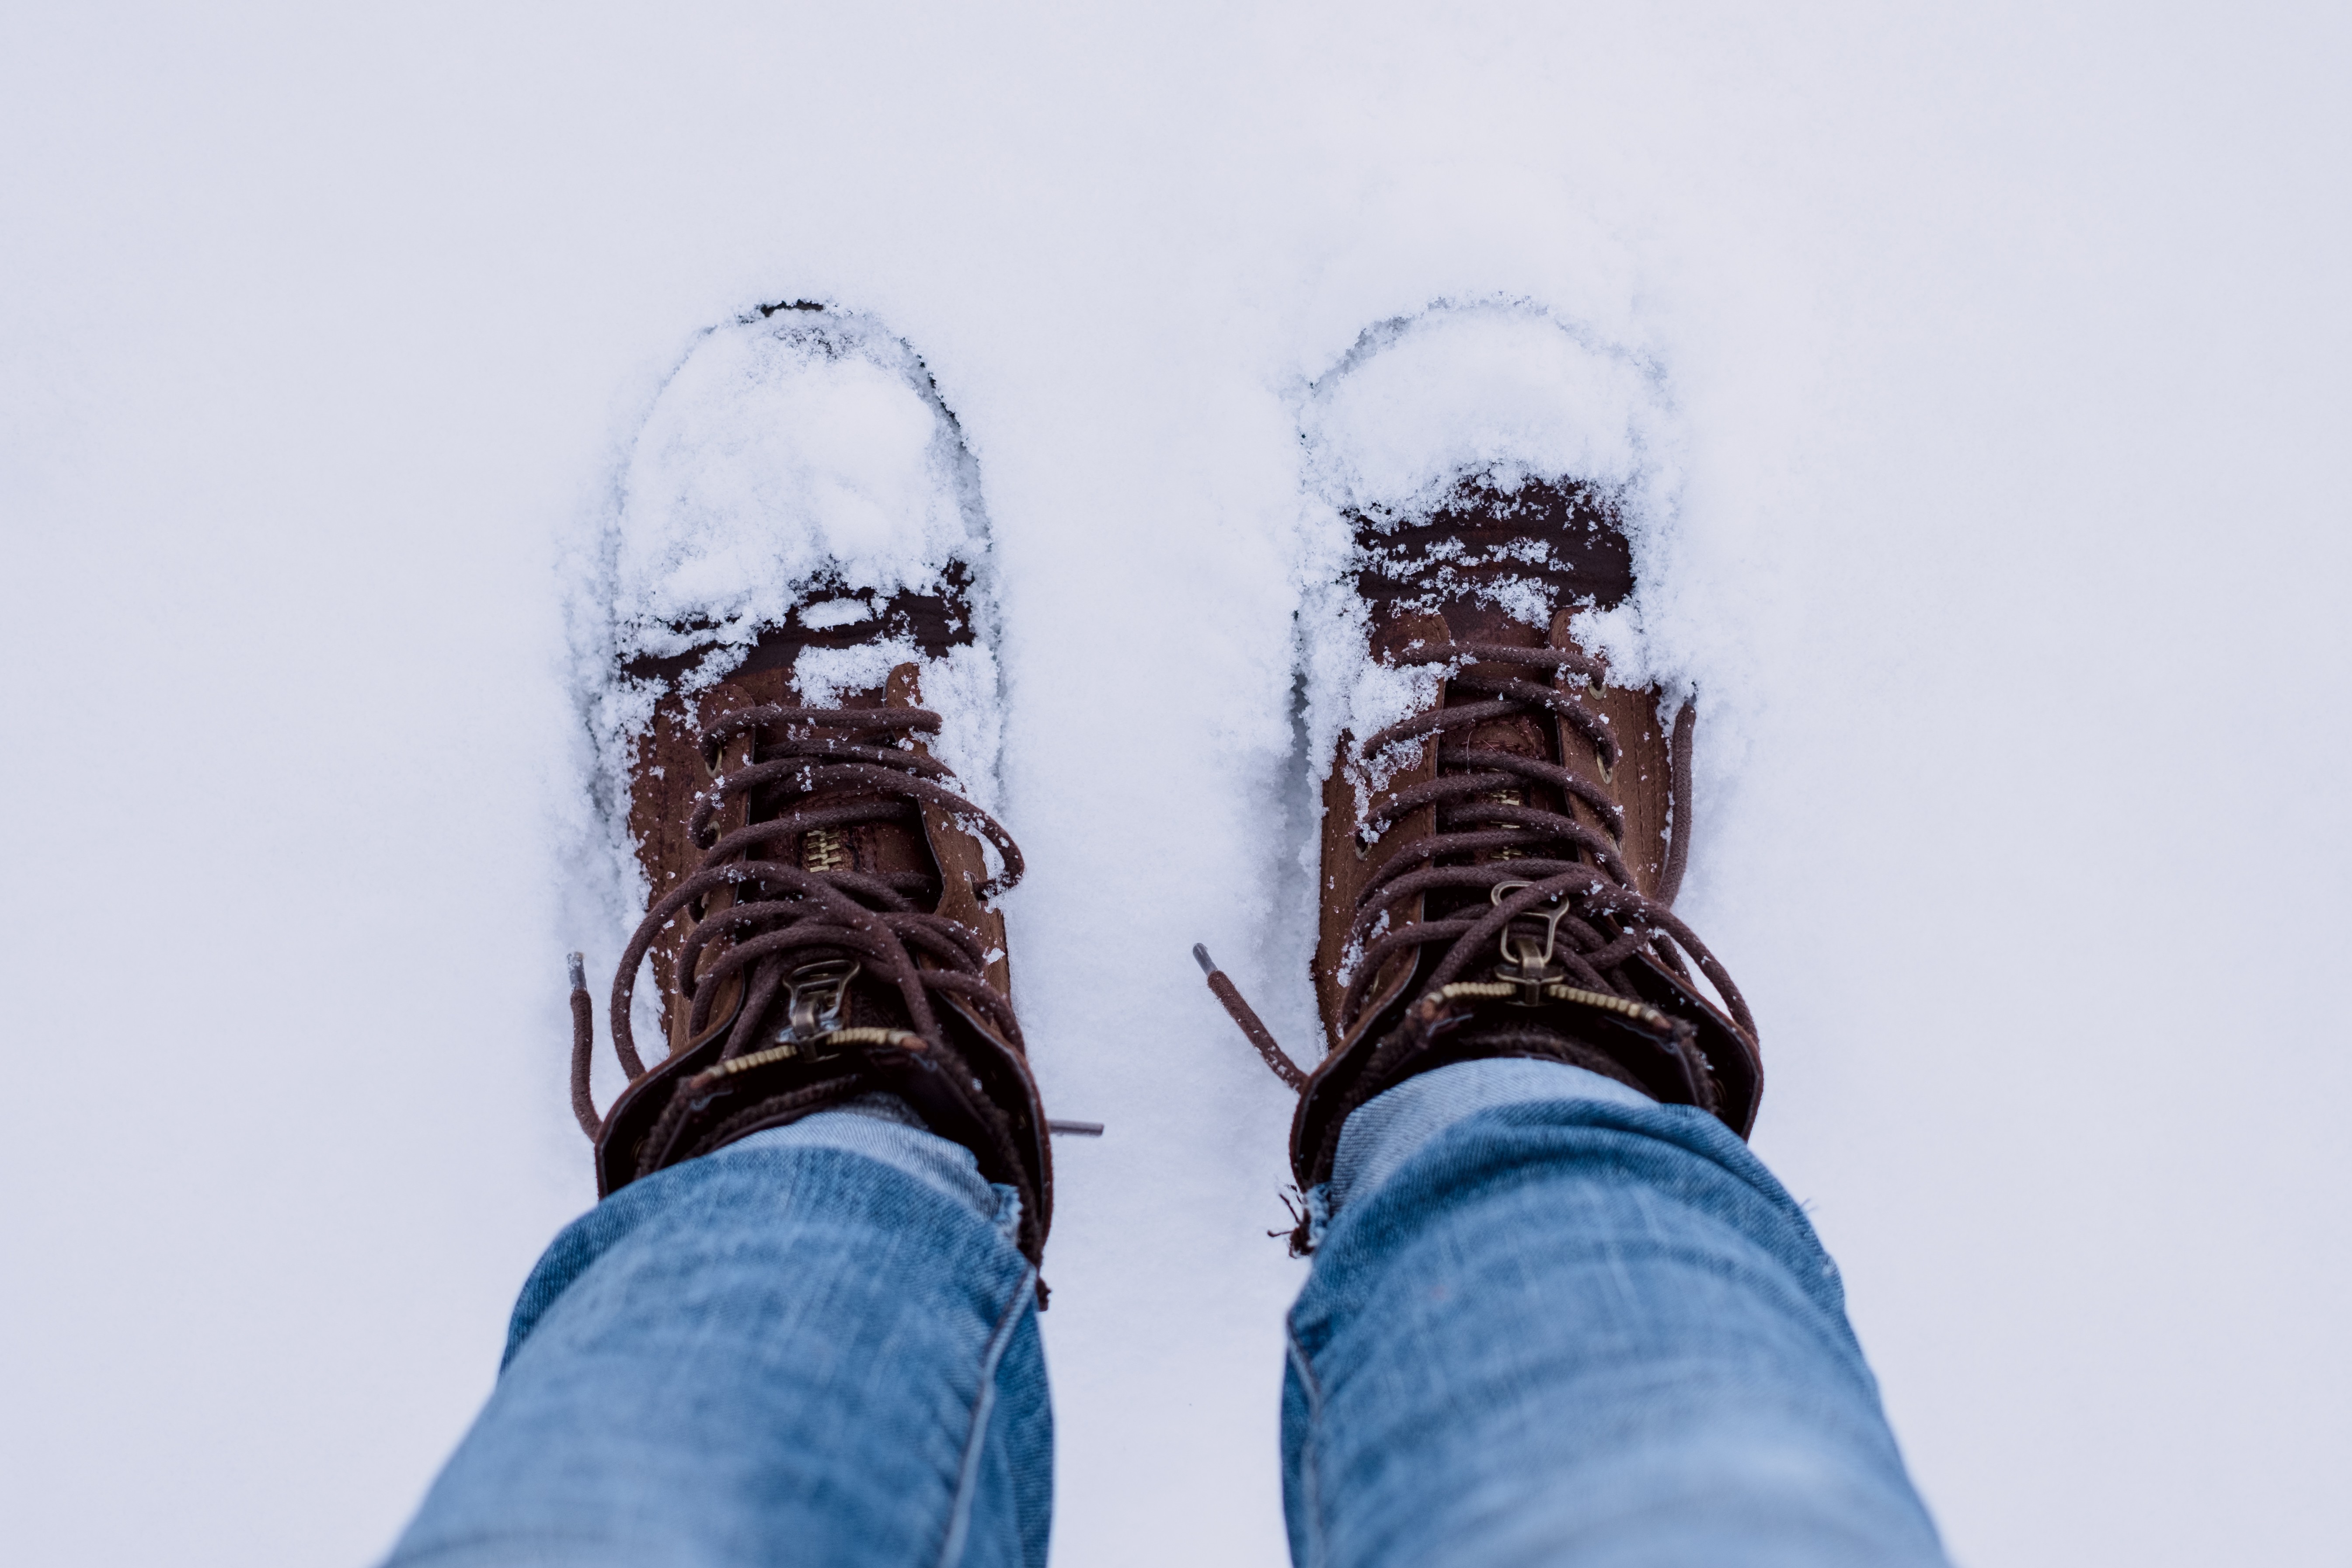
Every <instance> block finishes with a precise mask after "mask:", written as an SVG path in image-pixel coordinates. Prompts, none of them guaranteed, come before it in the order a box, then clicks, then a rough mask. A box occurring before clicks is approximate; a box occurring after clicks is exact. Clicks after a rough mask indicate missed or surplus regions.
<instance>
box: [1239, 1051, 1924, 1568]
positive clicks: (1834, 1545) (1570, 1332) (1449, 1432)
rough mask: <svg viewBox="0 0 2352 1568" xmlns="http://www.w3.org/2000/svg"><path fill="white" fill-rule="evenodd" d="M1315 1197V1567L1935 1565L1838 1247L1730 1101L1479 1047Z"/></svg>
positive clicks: (1377, 1120) (1381, 1113)
mask: <svg viewBox="0 0 2352 1568" xmlns="http://www.w3.org/2000/svg"><path fill="white" fill-rule="evenodd" d="M1333 1178H1334V1179H1333V1180H1332V1182H1331V1183H1330V1184H1328V1185H1327V1186H1323V1187H1318V1188H1317V1189H1316V1190H1315V1192H1313V1193H1312V1194H1309V1200H1310V1201H1309V1209H1310V1213H1311V1215H1313V1217H1314V1221H1315V1229H1316V1231H1317V1233H1318V1247H1317V1250H1316V1254H1315V1268H1314V1272H1313V1273H1312V1275H1311V1276H1310V1277H1309V1278H1308V1280H1307V1289H1305V1290H1304V1291H1303V1292H1301V1293H1300V1296H1299V1299H1298V1302H1297V1305H1296V1306H1295V1307H1294V1308H1293V1309H1292V1310H1291V1314H1290V1347H1291V1348H1290V1364H1289V1371H1288V1375H1287V1377H1286V1379H1285V1384H1284V1391H1283V1440H1282V1447H1283V1466H1284V1475H1283V1481H1284V1487H1283V1491H1284V1501H1285V1505H1286V1512H1287V1514H1288V1516H1289V1524H1290V1542H1291V1555H1292V1557H1293V1559H1294V1560H1295V1561H1296V1562H1297V1563H1298V1564H1299V1565H1300V1568H1406V1565H1408V1564H1414V1565H1420V1564H1436V1563H1445V1564H1467V1565H1475V1568H1506V1565H1517V1564H1538V1563H1542V1564H1576V1565H1578V1568H1587V1565H1590V1568H1604V1565H1605V1568H1620V1565H1626V1568H1631V1565H1633V1564H1644V1565H1652V1564H1694V1565H1696V1564H1704V1565H1706V1568H1762V1565H1765V1564H1772V1565H1776V1568H1777V1565H1780V1564H1788V1565H1790V1568H1796V1565H1799V1564H1802V1565H1804V1568H1823V1565H1827V1564H1840V1563H1854V1564H1865V1563H1866V1564H1871V1565H1874V1568H1885V1565H1895V1564H1921V1565H1928V1564H1936V1565H1940V1564H1942V1563H1943V1562H1944V1556H1943V1552H1942V1549H1941V1547H1940V1546H1939V1545H1938V1543H1937V1537H1936V1531H1935V1528H1934V1526H1933V1525H1932V1524H1930V1523H1929V1522H1928V1519H1927V1511H1926V1510H1925V1509H1924V1508H1923V1507H1922V1506H1921V1505H1920V1502H1919V1500H1918V1497H1917V1495H1916V1493H1915V1492H1914V1491H1913V1489H1912V1488H1911V1483H1910V1481H1909V1479H1908V1478H1907V1477H1906V1474H1905V1472H1904V1468H1903V1461H1902V1458H1901V1457H1900V1455H1898V1454H1897V1452H1896V1451H1895V1439H1894V1436H1893V1435H1892V1434H1891V1433H1890V1432H1889V1431H1888V1430H1887V1426H1886V1422H1885V1416H1884V1415H1882V1414H1881V1412H1880V1408H1879V1403H1878V1390H1877V1384H1875V1382H1874V1380H1873V1379H1872V1377H1871V1375H1870V1372H1869V1369H1868V1368H1867V1367H1866V1366H1864V1363H1863V1359H1862V1352H1861V1348H1860V1347H1859V1346H1858V1345H1857V1344H1856V1343H1855V1342H1854V1338H1853V1331H1852V1330H1851V1329H1850V1328H1849V1327H1848V1326H1847V1324H1846V1319H1845V1302H1844V1293H1843V1289H1841V1288H1840V1285H1839V1283H1838V1275H1837V1268H1836V1266H1835V1265H1834V1264H1832V1262H1831V1261H1830V1259H1829V1256H1828V1254H1826V1253H1824V1252H1823V1251H1822V1248H1821V1245H1820V1243H1819V1242H1818V1241H1816V1240H1815V1239H1814V1237H1813V1232H1812V1227H1811V1226H1810V1225H1808V1224H1807V1223H1806V1221H1805V1216H1804V1215H1803V1214H1802V1213H1801V1211H1800V1210H1799V1209H1798V1207H1797V1205H1796V1204H1795V1202H1794V1201H1792V1200H1791V1199H1790V1196H1789V1195H1788V1194H1787V1193H1786V1192H1784V1191H1782V1190H1781V1187H1780V1184H1779V1183H1778V1182H1776V1181H1774V1180H1773V1179H1772V1176H1771V1173H1769V1172H1768V1171H1766V1170H1765V1169H1764V1167H1763V1165H1762V1164H1760V1163H1759V1162H1758V1161H1757V1159H1756V1157H1755V1156H1754V1155H1753V1154H1751V1153H1749V1152H1748V1148H1747V1146H1746V1145H1745V1144H1743V1143H1742V1142H1740V1141H1739V1140H1738V1138H1736V1137H1734V1136H1733V1135H1732V1134H1731V1133H1730V1132H1729V1131H1727V1130H1726V1129H1725V1128H1724V1127H1723V1125H1722V1124H1721V1123H1720V1122H1718V1121H1716V1120H1715V1119H1714V1118H1712V1117H1710V1116H1707V1115H1706V1114H1705V1113H1703V1112H1700V1111H1697V1110H1691V1109H1689V1108H1687V1107H1682V1106H1664V1105H1658V1104H1656V1103H1654V1102H1653V1101H1651V1100H1649V1099H1648V1098H1647V1097H1646V1096H1643V1095H1641V1094H1638V1093H1636V1092H1635V1091H1633V1090H1631V1089H1625V1088H1624V1087H1623V1086H1622V1085H1619V1084H1616V1083H1614V1082H1612V1081H1611V1080H1609V1079H1603V1078H1601V1077H1599V1076H1598V1075H1596V1074H1592V1073H1588V1072H1584V1071H1583V1070H1582V1069H1580V1068H1571V1067H1566V1066H1561V1065H1557V1064H1553V1063H1547V1062H1530V1061H1486V1062H1467V1063H1463V1064H1460V1065H1458V1066H1454V1067H1451V1068H1441V1069H1439V1070H1437V1071H1435V1072H1432V1073H1427V1074H1423V1076H1421V1077H1419V1078H1415V1079H1408V1080H1407V1081H1406V1082H1404V1083H1402V1084H1401V1085H1399V1086H1398V1087H1397V1088H1395V1089H1391V1090H1390V1091H1389V1092H1388V1093H1386V1094H1384V1095H1382V1096H1381V1097H1380V1099H1379V1100H1374V1101H1372V1102H1371V1104H1370V1105H1368V1106H1366V1107H1365V1108H1364V1109H1363V1110H1359V1111H1358V1112H1357V1113H1356V1114H1355V1115H1354V1116H1352V1117H1350V1118H1349V1121H1348V1125H1347V1127H1346V1128H1345V1129H1344V1131H1342V1133H1341V1136H1340V1146H1339V1154H1338V1157H1337V1159H1336V1160H1335V1161H1334V1163H1333Z"/></svg>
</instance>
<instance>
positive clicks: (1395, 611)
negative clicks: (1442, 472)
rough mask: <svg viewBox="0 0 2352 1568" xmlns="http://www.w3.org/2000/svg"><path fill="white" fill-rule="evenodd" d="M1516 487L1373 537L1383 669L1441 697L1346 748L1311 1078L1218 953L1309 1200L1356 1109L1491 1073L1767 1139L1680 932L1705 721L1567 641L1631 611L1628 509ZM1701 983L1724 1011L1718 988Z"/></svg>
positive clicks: (1353, 566)
mask: <svg viewBox="0 0 2352 1568" xmlns="http://www.w3.org/2000/svg"><path fill="white" fill-rule="evenodd" d="M1514 479H1515V480H1517V481H1518V482H1517V483H1516V484H1515V485H1514V486H1513V488H1511V489H1503V488H1500V487H1498V486H1497V485H1496V483H1494V482H1492V481H1491V480H1470V481H1465V482H1462V483H1460V484H1458V485H1457V486H1456V487H1455V488H1454V489H1453V490H1452V491H1451V493H1450V494H1447V495H1446V496H1444V499H1443V500H1441V501H1440V502H1439V503H1438V504H1437V505H1436V507H1435V509H1434V510H1433V512H1432V513H1431V514H1430V515H1429V516H1428V517H1427V519H1426V521H1411V520H1406V521H1403V522H1402V523H1401V522H1400V521H1399V520H1398V519H1396V518H1394V517H1374V516H1370V515H1366V514H1362V513H1359V514H1357V515H1355V516H1353V517H1352V518H1351V520H1350V521H1352V523H1353V525H1354V527H1355V533H1356V537H1355V546H1354V553H1353V557H1352V560H1351V563H1350V574H1351V577H1352V583H1353V587H1354V589H1355V593H1356V595H1357V596H1358V597H1359V599H1360V603H1361V605H1362V607H1363V612H1364V614H1365V616H1366V621H1367V623H1368V625H1369V631H1370V637H1369V647H1370V657H1371V658H1373V659H1374V660H1375V661H1376V662H1377V663H1378V664H1379V665H1380V666H1381V667H1382V668H1384V669H1385V670H1387V671H1389V672H1391V673H1392V674H1400V675H1401V674H1405V673H1408V672H1411V671H1414V670H1420V671H1426V672H1428V675H1427V677H1426V679H1425V682H1424V687H1423V693H1424V694H1423V699H1422V700H1420V701H1419V702H1418V703H1417V704H1414V705H1412V706H1413V707H1414V710H1413V711H1411V712H1409V713H1407V714H1406V715H1405V716H1404V717H1402V718H1401V719H1398V720H1397V721H1394V722H1392V723H1389V724H1387V725H1386V726H1385V727H1383V728H1381V729H1379V730H1378V731H1375V732H1374V733H1371V734H1369V735H1363V736H1356V735H1352V734H1343V735H1342V736H1341V738H1340V741H1339V752H1338V755H1337V756H1336V758H1335V759H1334V761H1333V765H1332V768H1331V772H1330V774H1329V777H1328V780H1327V782H1326V784H1325V787H1324V792H1323V805H1324V817H1323V853H1322V893H1323V897H1322V908H1323V919H1322V934H1321V942H1320V943H1319V946H1318V951H1317V953H1316V957H1315V963H1314V970H1315V986H1316V994H1317V999H1318V1003H1319V1004H1320V1011H1321V1014H1322V1017H1323V1022H1324V1026H1325V1028H1326V1030H1327V1033H1328V1040H1327V1047H1328V1055H1326V1056H1325V1058H1323V1061H1322V1063H1321V1065H1320V1066H1319V1067H1318V1068H1316V1069H1315V1071H1314V1072H1313V1073H1312V1074H1311V1075H1302V1074H1300V1073H1299V1072H1298V1071H1297V1068H1293V1067H1292V1066H1291V1064H1290V1063H1289V1062H1288V1061H1287V1060H1286V1059H1283V1058H1281V1055H1280V1052H1279V1051H1278V1049H1276V1047H1275V1046H1274V1042H1273V1041H1272V1039H1271V1038H1270V1037H1267V1036H1266V1035H1265V1029H1264V1026H1262V1025H1260V1024H1259V1023H1258V1022H1257V1020H1256V1018H1255V1016H1253V1015H1251V1014H1250V1012H1249V1010H1248V1008H1247V1006H1246V1005H1245V1004H1244V1003H1242V1002H1241V1000H1240V998H1239V997H1238V996H1237V995H1234V994H1233V987H1232V983H1231V982H1230V981H1226V980H1225V979H1224V977H1223V975H1222V974H1218V973H1215V972H1214V970H1213V965H1212V964H1211V962H1210V961H1209V959H1208V957H1207V955H1206V954H1205V953H1202V952H1199V951H1198V950H1196V951H1195V957H1196V958H1199V959H1200V961H1201V963H1202V967H1203V968H1204V969H1208V970H1210V971H1211V985H1212V987H1213V988H1214V989H1215V990H1216V991H1217V993H1218V995H1219V997H1220V998H1221V999H1222V1000H1223V1001H1224V1002H1225V1004H1226V1005H1227V1007H1228V1009H1229V1010H1230V1011H1232V1012H1233V1013H1234V1016H1235V1019H1236V1021H1237V1022H1239V1023H1241V1025H1242V1026H1243V1028H1244V1032H1246V1033H1248V1034H1249V1035H1250V1037H1251V1039H1252V1042H1253V1043H1254V1044H1255V1045H1256V1046H1257V1047H1258V1048H1259V1050H1260V1052H1261V1054H1264V1055H1265V1056H1266V1058H1267V1060H1268V1062H1269V1064H1270V1065H1272V1066H1273V1067H1274V1068H1275V1070H1276V1073H1277V1074H1280V1075H1281V1076H1283V1077H1284V1078H1285V1079H1286V1081H1293V1082H1295V1083H1297V1087H1298V1088H1299V1099H1298V1108H1297V1114H1296V1116H1295V1118H1294V1120H1293V1122H1292V1129H1291V1161H1292V1166H1293V1169H1294V1171H1295V1173H1296V1174H1297V1180H1298V1183H1299V1184H1300V1186H1301V1187H1302V1188H1304V1187H1308V1186H1312V1185H1314V1184H1316V1183H1318V1182H1321V1181H1324V1180H1326V1179H1328V1177H1329V1175H1330V1173H1331V1165H1332V1159H1333V1155H1334V1152H1335V1151H1336V1149H1337V1147H1338V1143H1339V1129H1340V1126H1341V1124H1342V1123H1343V1122H1344V1121H1346V1119H1347V1117H1348V1115H1349V1112H1351V1111H1353V1110H1355V1109H1356V1108H1357V1107H1358V1106H1360V1105H1362V1104H1364V1103H1365V1102H1366V1101H1367V1100H1370V1099H1371V1098H1372V1097H1373V1096H1375V1095H1377V1094H1380V1093H1381V1091H1382V1090H1384V1089H1390V1088H1392V1087H1393V1086H1395V1085H1396V1084H1398V1083H1400V1082H1402V1081H1403V1080H1404V1079H1408V1078H1411V1077H1412V1076H1413V1075H1415V1074H1417V1073H1423V1072H1427V1071H1429V1070H1431V1069H1432V1068H1440V1067H1444V1066H1446V1065H1448V1064H1450V1063H1454V1062H1460V1061H1468V1060H1473V1059H1476V1058H1488V1057H1528V1058H1541V1059H1546V1060H1552V1061H1559V1062H1566V1063H1570V1064H1572V1065H1574V1066H1577V1067H1581V1068H1589V1069H1591V1071H1594V1072H1597V1073H1601V1074H1602V1075H1603V1076H1605V1077H1608V1078H1611V1079H1616V1080H1617V1081H1619V1082H1621V1083H1624V1084H1628V1085H1630V1086H1632V1087H1633V1088H1635V1089H1640V1090H1642V1091H1643V1092H1644V1093H1646V1094H1648V1095H1650V1096H1652V1097H1653V1098H1654V1099H1656V1100H1660V1101H1663V1102H1665V1103H1670V1104H1680V1105H1694V1106H1697V1107H1700V1108H1701V1109H1703V1110H1707V1111H1709V1112H1711V1113H1713V1114H1714V1115H1716V1116H1717V1117H1718V1118H1720V1119H1721V1120H1722V1121H1724V1122H1725V1123H1726V1124H1727V1125H1728V1126H1729V1127H1731V1128H1732V1129H1733V1130H1734V1131H1737V1132H1738V1133H1739V1134H1740V1135H1741V1136H1743V1137H1745V1136H1746V1135H1747V1132H1748V1129H1749V1127H1750V1126H1751V1125H1752V1124H1753V1122H1754V1121H1755V1117H1756V1107H1757V1101H1758V1098H1759V1094H1760V1092H1761V1089H1762V1081H1763V1073H1762V1066H1761V1062H1760V1060H1759V1057H1758V1054H1757V1045H1756V1026H1755V1021H1754V1019H1753V1018H1752V1017H1751V1016H1749V1014H1748V1006H1747V1004H1746V1002H1745V1001H1744V1000H1742V998H1741V997H1740V994H1739V992H1738V987H1737V986H1735V985H1734V984H1732V980H1731V977H1730V975H1729V974H1728V973H1726V972H1725V971H1724V969H1723V966H1722V965H1721V964H1719V963H1717V962H1716V959H1715V957H1714V955H1713V954H1711V953H1710V952H1707V950H1706V947H1705V945H1704V944H1702V943H1701V942H1699V940H1698V938H1697V937H1696V935H1695V934H1694V933H1693V932H1692V931H1691V930H1690V928H1689V927H1688V926H1686V925H1685V924H1684V923H1683V921H1680V920H1678V919H1677V918H1675V914H1674V913H1673V910H1672V905H1673V903H1674V899H1675V889H1676V888H1677V887H1678V885H1679V884H1680V882H1681V880H1682V871H1683V865H1684V861H1685V857H1686V855H1687V850H1688V842H1689V825H1690V822H1691V789H1690V765H1691V746H1692V739H1693V733H1694V721H1695V718H1696V714H1695V710H1694V709H1693V708H1692V707H1691V706H1690V705H1689V704H1687V703H1685V704H1684V705H1683V706H1682V707H1681V709H1680V710H1679V711H1678V712H1676V713H1675V715H1674V716H1673V719H1672V721H1670V722H1669V721H1662V720H1661V716H1660V709H1661V706H1662V693H1661V692H1660V691H1658V690H1657V689H1628V688H1626V687H1623V686H1621V685H1617V684H1613V683H1612V682H1611V681H1610V679H1609V677H1608V669H1607V666H1606V664H1605V662H1604V661H1603V660H1602V659H1601V658H1600V657H1598V656H1597V655H1596V654H1594V653H1592V652H1591V651H1588V650H1587V649H1585V648H1582V647H1579V646H1578V644H1577V639H1576V637H1575V635H1574V633H1573V632H1572V631H1571V629H1570V622H1571V620H1572V619H1573V618H1574V616H1576V614H1577V613H1578V611H1579V610H1580V609H1582V608H1585V607H1587V606H1591V607H1595V608H1600V609H1607V608H1609V607H1611V606H1613V605H1617V604H1619V603H1621V602H1622V600H1624V599H1625V598H1626V596H1627V595H1629V594H1630V593H1631V592H1632V591H1633V557H1632V552H1631V549H1630V547H1629V546H1628V543H1627V542H1626V538H1625V535H1624V532H1623V531H1622V528H1621V527H1620V526H1619V520H1618V516H1617V513H1616V510H1615V506H1614V503H1613V501H1612V497H1611V494H1610V493H1609V492H1608V491H1606V490H1604V489H1601V488H1599V487H1597V486H1593V485H1589V484H1582V483H1579V482H1577V481H1575V480H1573V479H1550V480H1544V479H1527V478H1525V477H1524V476H1514ZM1693 964H1696V967H1697V969H1698V970H1699V971H1700V972H1701V973H1704V975H1705V976H1706V979H1707V980H1708V981H1709V982H1711V983H1712V984H1713V985H1714V987H1715V990H1716V992H1717V994H1718V995H1719V996H1720V997H1721V998H1722V1001H1723V1003H1724V1004H1725V1005H1723V1006H1717V1005H1716V1004H1715V1003H1714V1002H1713V1001H1711V1000H1709V999H1708V998H1707V997H1706V995H1705V994H1703V993H1702V992H1701V991H1700V990H1699V989H1698V987H1697V985H1696V984H1695V979H1694V976H1693V975H1692V973H1691V966H1692V965H1693ZM1220 982H1223V984H1219V983H1220Z"/></svg>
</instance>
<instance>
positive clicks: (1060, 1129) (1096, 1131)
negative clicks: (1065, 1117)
mask: <svg viewBox="0 0 2352 1568" xmlns="http://www.w3.org/2000/svg"><path fill="white" fill-rule="evenodd" d="M1045 1131H1048V1132H1054V1133H1059V1134H1060V1135H1062V1136H1064V1137H1066V1138H1099V1137H1101V1136H1102V1135H1103V1124H1102V1123H1101V1122H1099V1121H1048V1122H1046V1123H1045Z"/></svg>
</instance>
